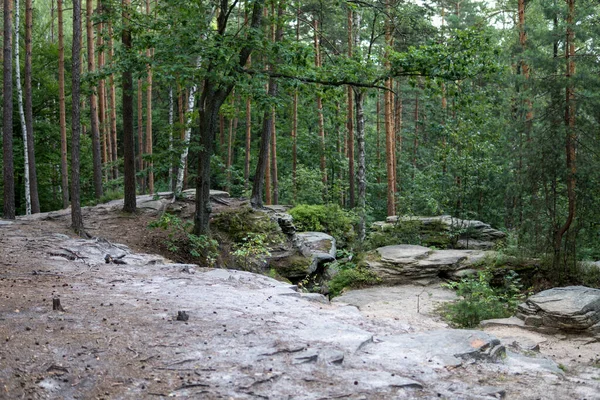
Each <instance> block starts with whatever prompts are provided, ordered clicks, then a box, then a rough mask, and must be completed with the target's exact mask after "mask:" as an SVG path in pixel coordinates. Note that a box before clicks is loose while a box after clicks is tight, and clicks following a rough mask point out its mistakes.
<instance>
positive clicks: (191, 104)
mask: <svg viewBox="0 0 600 400" xmlns="http://www.w3.org/2000/svg"><path fill="white" fill-rule="evenodd" d="M197 91H198V86H196V85H194V86H193V87H192V89H191V90H190V96H189V98H188V112H187V114H188V117H187V124H186V128H185V136H184V139H183V144H184V148H183V152H182V153H181V159H180V160H179V171H178V173H177V186H176V188H175V193H181V191H182V190H183V174H184V172H185V163H186V162H187V157H188V153H189V151H190V138H191V136H192V119H193V118H192V116H193V115H194V100H195V98H196V92H197Z"/></svg>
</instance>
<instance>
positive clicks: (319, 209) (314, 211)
mask: <svg viewBox="0 0 600 400" xmlns="http://www.w3.org/2000/svg"><path fill="white" fill-rule="evenodd" d="M290 214H291V215H292V217H293V218H294V225H296V228H297V229H298V230H299V231H301V232H325V233H328V234H330V235H331V236H333V237H334V238H335V239H336V241H337V244H338V247H340V248H344V247H349V246H350V245H351V244H352V242H353V241H354V239H355V238H356V233H355V231H354V224H356V222H357V217H356V215H354V214H353V213H351V212H349V211H345V210H343V209H342V208H341V207H340V206H338V205H337V204H327V205H306V204H301V205H299V206H296V207H294V208H292V209H291V210H290Z"/></svg>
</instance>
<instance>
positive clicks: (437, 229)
mask: <svg viewBox="0 0 600 400" xmlns="http://www.w3.org/2000/svg"><path fill="white" fill-rule="evenodd" d="M455 241H456V237H455V235H452V233H451V232H449V230H448V226H447V225H446V224H444V223H443V222H440V221H429V222H427V223H424V222H423V221H421V220H417V219H415V220H400V221H398V222H394V223H386V224H383V225H380V226H379V229H377V230H375V231H372V232H371V233H370V234H369V238H368V241H367V248H368V249H372V250H374V249H377V248H379V247H384V246H393V245H398V244H413V245H420V246H426V247H436V248H438V249H448V248H452V247H453V245H454V243H455Z"/></svg>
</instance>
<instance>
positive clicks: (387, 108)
mask: <svg viewBox="0 0 600 400" xmlns="http://www.w3.org/2000/svg"><path fill="white" fill-rule="evenodd" d="M389 8H390V1H389V0H387V2H386V9H388V11H389ZM385 43H386V44H387V46H388V47H389V46H391V44H392V26H391V22H389V21H388V22H386V24H385ZM385 64H386V68H390V61H389V54H388V51H387V50H386V54H385ZM385 86H386V88H387V90H386V92H385V97H384V116H385V117H384V121H385V159H386V169H387V215H388V216H392V215H396V176H395V175H396V174H395V172H396V171H395V168H394V136H395V135H394V126H393V123H392V122H393V121H392V119H393V118H392V78H389V79H387V80H386V83H385Z"/></svg>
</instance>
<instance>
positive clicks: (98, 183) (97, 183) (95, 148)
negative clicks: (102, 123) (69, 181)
mask: <svg viewBox="0 0 600 400" xmlns="http://www.w3.org/2000/svg"><path fill="white" fill-rule="evenodd" d="M92 13H93V7H92V0H86V16H87V18H86V31H87V56H88V60H87V62H88V72H89V73H93V72H94V64H95V60H94V31H93V29H92ZM90 121H91V129H92V163H93V174H94V193H95V196H96V199H100V197H102V159H101V155H100V128H99V126H98V125H99V121H98V109H97V104H96V87H95V86H92V92H91V93H90Z"/></svg>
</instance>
